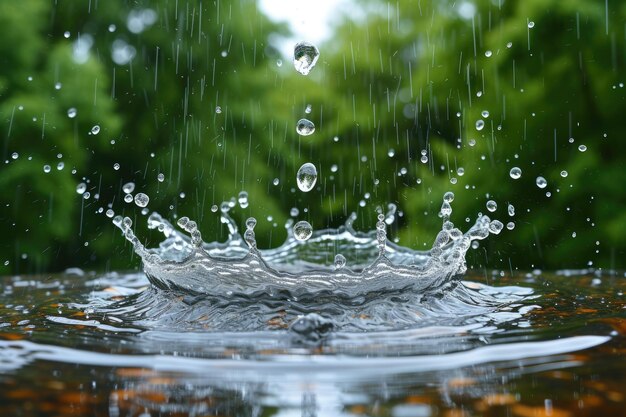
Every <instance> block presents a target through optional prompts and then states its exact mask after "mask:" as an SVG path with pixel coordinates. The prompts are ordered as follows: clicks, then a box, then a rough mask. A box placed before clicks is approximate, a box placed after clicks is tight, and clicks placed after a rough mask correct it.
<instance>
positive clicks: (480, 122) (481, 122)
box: [476, 119, 485, 130]
mask: <svg viewBox="0 0 626 417" xmlns="http://www.w3.org/2000/svg"><path fill="white" fill-rule="evenodd" d="M483 127H485V121H484V120H482V119H478V120H476V130H483Z"/></svg>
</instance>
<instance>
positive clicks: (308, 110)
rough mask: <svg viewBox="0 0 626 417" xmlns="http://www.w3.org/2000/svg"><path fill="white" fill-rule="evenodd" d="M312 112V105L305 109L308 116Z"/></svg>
mask: <svg viewBox="0 0 626 417" xmlns="http://www.w3.org/2000/svg"><path fill="white" fill-rule="evenodd" d="M311 110H312V109H311V105H310V104H307V105H306V108H305V109H304V112H305V113H306V114H311Z"/></svg>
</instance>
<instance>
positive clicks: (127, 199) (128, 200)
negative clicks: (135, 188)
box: [124, 194, 133, 203]
mask: <svg viewBox="0 0 626 417" xmlns="http://www.w3.org/2000/svg"><path fill="white" fill-rule="evenodd" d="M124 201H125V202H126V203H132V202H133V196H132V194H126V195H125V196H124Z"/></svg>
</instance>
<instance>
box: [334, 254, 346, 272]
mask: <svg viewBox="0 0 626 417" xmlns="http://www.w3.org/2000/svg"><path fill="white" fill-rule="evenodd" d="M344 266H346V257H345V256H343V255H342V254H340V253H338V254H337V255H335V269H341V268H343V267H344Z"/></svg>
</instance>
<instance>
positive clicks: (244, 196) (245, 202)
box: [237, 191, 256, 224]
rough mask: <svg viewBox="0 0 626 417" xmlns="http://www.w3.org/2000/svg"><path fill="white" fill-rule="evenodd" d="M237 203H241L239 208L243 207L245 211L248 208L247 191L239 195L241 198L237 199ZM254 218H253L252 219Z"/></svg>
mask: <svg viewBox="0 0 626 417" xmlns="http://www.w3.org/2000/svg"><path fill="white" fill-rule="evenodd" d="M237 201H238V202H239V207H241V208H242V209H245V208H247V207H248V204H249V203H248V193H247V192H245V191H242V192H240V193H239V196H238V197H237ZM251 218H252V217H251ZM255 224H256V220H255Z"/></svg>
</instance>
